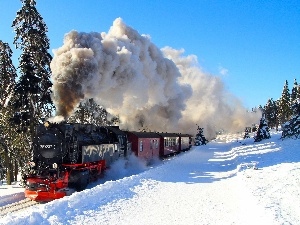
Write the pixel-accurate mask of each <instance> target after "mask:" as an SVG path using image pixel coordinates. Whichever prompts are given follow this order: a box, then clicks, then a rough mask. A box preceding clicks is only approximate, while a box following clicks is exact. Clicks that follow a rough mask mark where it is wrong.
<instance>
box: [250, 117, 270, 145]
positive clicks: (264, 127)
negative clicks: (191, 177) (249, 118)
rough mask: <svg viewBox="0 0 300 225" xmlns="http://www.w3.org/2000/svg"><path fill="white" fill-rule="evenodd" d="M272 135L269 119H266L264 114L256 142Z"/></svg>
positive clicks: (255, 137) (256, 135)
mask: <svg viewBox="0 0 300 225" xmlns="http://www.w3.org/2000/svg"><path fill="white" fill-rule="evenodd" d="M270 137H271V135H270V130H269V127H268V124H267V121H266V119H265V116H264V115H263V116H262V118H261V119H260V122H259V127H258V130H257V132H256V134H255V136H254V141H255V142H260V141H262V140H264V139H269V138H270Z"/></svg>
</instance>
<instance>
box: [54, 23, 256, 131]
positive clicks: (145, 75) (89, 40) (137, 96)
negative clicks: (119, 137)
mask: <svg viewBox="0 0 300 225" xmlns="http://www.w3.org/2000/svg"><path fill="white" fill-rule="evenodd" d="M182 54H183V51H182V50H175V49H172V48H170V47H166V48H164V49H162V50H160V49H158V48H157V47H156V46H155V45H154V44H153V43H152V42H151V41H150V38H149V37H148V36H145V35H140V34H139V33H138V32H137V31H136V30H134V29H133V28H131V27H129V26H127V25H126V24H124V23H123V21H122V19H120V18H118V19H116V20H115V21H114V23H113V26H112V27H111V28H110V30H109V32H108V33H101V34H100V33H95V32H94V33H79V32H77V31H71V32H70V33H68V34H66V35H65V38H64V44H63V46H62V47H60V48H59V49H57V50H55V51H54V58H53V60H52V62H51V69H52V74H53V75H52V80H53V101H54V103H55V104H56V107H57V115H59V116H63V117H65V118H68V117H69V116H70V115H71V114H72V112H73V111H74V109H75V108H76V106H77V105H78V104H79V102H80V101H82V100H84V99H88V98H94V100H95V101H96V102H97V103H98V104H100V105H102V106H104V107H105V108H106V109H107V111H108V112H109V113H111V114H113V115H119V116H120V120H121V122H122V126H123V128H125V129H139V128H141V127H147V128H148V129H151V130H155V131H173V132H175V131H177V132H178V131H179V130H180V131H181V132H193V133H195V131H196V126H195V124H196V123H198V124H199V125H200V126H202V127H205V128H206V131H207V132H209V131H210V130H211V131H213V132H214V131H215V130H216V129H218V128H224V127H226V128H228V127H229V126H230V127H235V128H239V129H240V128H242V129H243V128H244V127H245V126H246V125H247V124H249V123H251V122H253V118H250V117H249V115H248V114H247V113H246V110H245V109H244V108H243V107H242V105H241V104H240V103H239V102H238V101H237V99H236V98H234V97H233V96H231V97H230V98H231V100H230V102H231V104H229V103H228V102H229V101H228V98H227V97H228V96H229V95H230V94H229V93H227V92H226V90H224V88H223V84H222V82H221V80H220V79H219V78H217V77H214V76H211V75H208V74H205V73H203V72H202V71H201V69H200V68H199V67H198V66H197V58H196V57H195V56H186V57H185V56H182ZM232 100H234V101H235V103H234V104H232V102H233V101H232ZM251 120H252V121H251ZM254 122H257V118H255V121H254Z"/></svg>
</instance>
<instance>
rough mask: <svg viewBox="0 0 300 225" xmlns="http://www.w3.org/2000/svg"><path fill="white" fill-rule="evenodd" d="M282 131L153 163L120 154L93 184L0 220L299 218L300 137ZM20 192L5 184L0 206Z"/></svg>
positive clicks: (160, 221) (252, 220)
mask: <svg viewBox="0 0 300 225" xmlns="http://www.w3.org/2000/svg"><path fill="white" fill-rule="evenodd" d="M223 138H224V137H223ZM279 138H280V133H273V134H272V138H271V139H268V140H264V141H262V142H259V143H254V141H253V138H250V139H246V140H241V139H240V140H238V139H237V138H236V137H234V138H232V137H231V138H230V140H234V141H228V140H229V139H226V141H225V138H224V139H222V140H221V139H219V140H218V141H214V142H210V143H209V144H208V145H206V146H198V147H193V148H192V149H191V150H190V151H188V152H185V153H182V154H179V155H177V156H176V157H173V158H170V159H168V160H166V161H164V162H155V166H153V167H145V166H143V165H142V164H135V163H137V161H136V160H135V159H133V158H132V159H131V160H130V163H129V165H127V168H126V169H124V162H121V161H120V162H118V163H117V165H115V167H114V169H112V170H110V171H108V172H107V175H106V178H105V180H102V181H100V182H98V183H97V184H95V183H94V184H90V187H89V189H87V190H85V191H82V192H78V193H74V194H73V195H71V196H68V197H65V198H63V199H59V200H56V201H53V202H50V203H47V204H40V205H37V206H33V207H31V208H30V209H27V210H26V211H25V210H24V211H20V212H17V213H11V214H9V215H7V216H6V217H4V218H1V219H0V224H18V225H19V224H26V225H27V224H118V225H120V224H124V225H125V224H143V225H145V224H155V225H157V224H164V225H165V224H172V225H174V224H222V225H223V224H239V225H240V224H251V225H252V224H256V225H257V224H264V225H266V224H270V225H276V224H300V207H299V206H300V152H299V151H300V141H299V140H291V139H289V140H284V141H282V140H280V139H279ZM256 167H257V169H256ZM254 168H255V169H254ZM122 177H123V178H122ZM21 191H22V189H20V188H18V187H16V188H14V187H10V188H8V187H7V186H6V185H2V186H0V195H1V200H0V206H1V205H3V204H4V203H3V200H4V201H5V199H13V198H16V199H18V198H20V196H21V194H20V192H21ZM7 196H8V197H7ZM7 201H8V200H7Z"/></svg>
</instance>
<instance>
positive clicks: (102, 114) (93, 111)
mask: <svg viewBox="0 0 300 225" xmlns="http://www.w3.org/2000/svg"><path fill="white" fill-rule="evenodd" d="M68 122H70V123H85V124H94V125H97V126H104V125H107V112H106V110H105V109H104V108H103V107H102V106H100V105H98V104H97V103H96V102H95V101H94V100H93V99H92V98H91V99H88V100H86V101H84V102H81V103H80V104H79V106H78V109H77V110H76V111H75V112H74V113H73V115H72V116H71V117H70V118H69V119H68Z"/></svg>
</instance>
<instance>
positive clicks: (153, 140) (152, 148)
mask: <svg viewBox="0 0 300 225" xmlns="http://www.w3.org/2000/svg"><path fill="white" fill-rule="evenodd" d="M127 138H128V141H129V142H131V149H132V151H133V152H134V153H135V155H136V156H137V157H139V158H142V159H144V160H146V161H150V160H151V159H153V158H158V157H159V156H160V154H159V148H160V139H161V137H160V136H159V135H158V134H157V133H154V132H136V131H128V132H127Z"/></svg>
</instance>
